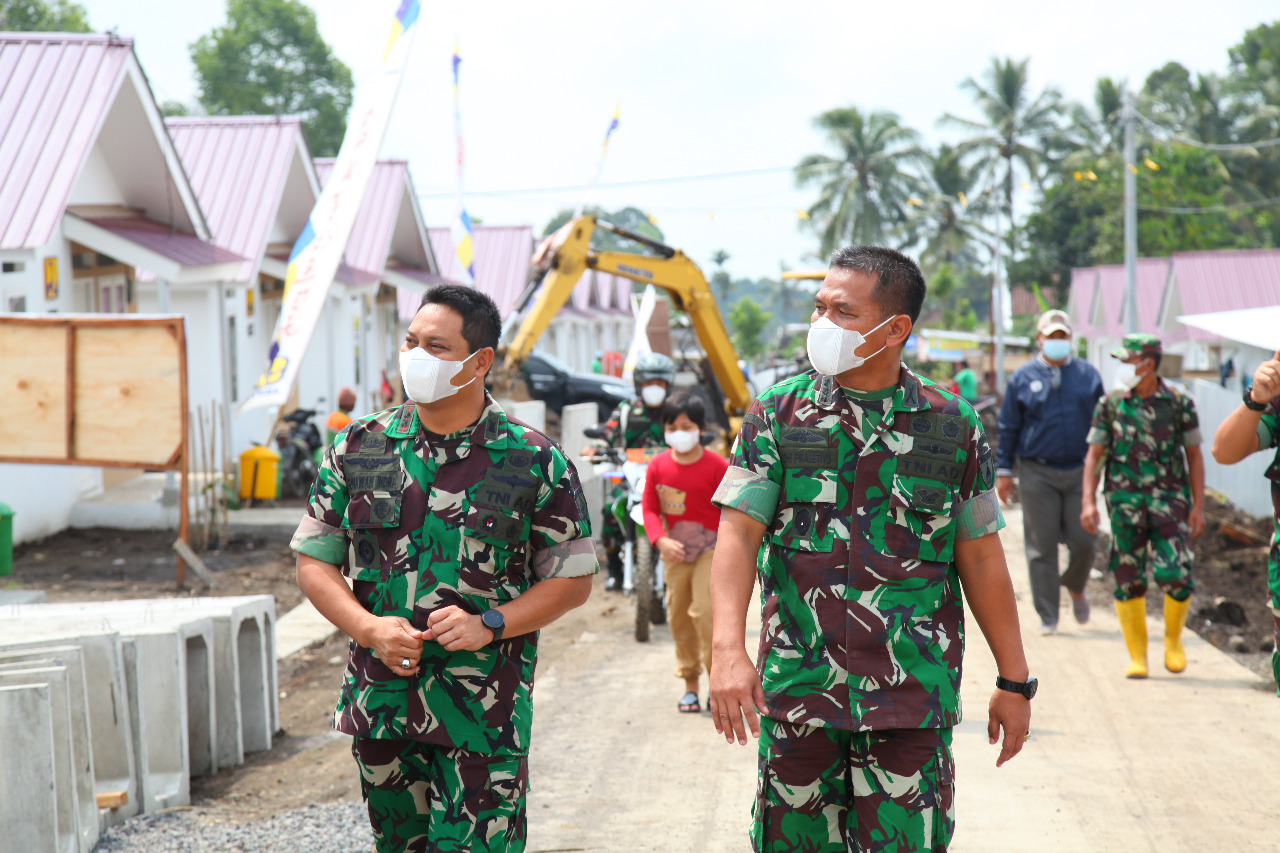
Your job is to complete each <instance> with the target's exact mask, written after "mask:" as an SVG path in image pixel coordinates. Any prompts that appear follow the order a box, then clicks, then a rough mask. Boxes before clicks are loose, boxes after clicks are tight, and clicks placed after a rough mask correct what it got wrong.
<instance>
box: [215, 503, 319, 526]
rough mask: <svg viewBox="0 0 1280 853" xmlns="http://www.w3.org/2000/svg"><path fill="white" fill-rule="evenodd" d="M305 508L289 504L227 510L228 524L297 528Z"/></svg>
mask: <svg viewBox="0 0 1280 853" xmlns="http://www.w3.org/2000/svg"><path fill="white" fill-rule="evenodd" d="M303 512H304V511H303V510H301V509H299V508H298V507H288V506H254V507H250V508H249V509H232V510H228V511H227V524H229V525H230V526H231V527H235V528H272V529H277V528H278V529H281V530H291V531H292V530H297V529H298V524H299V523H300V522H301V521H302V515H303Z"/></svg>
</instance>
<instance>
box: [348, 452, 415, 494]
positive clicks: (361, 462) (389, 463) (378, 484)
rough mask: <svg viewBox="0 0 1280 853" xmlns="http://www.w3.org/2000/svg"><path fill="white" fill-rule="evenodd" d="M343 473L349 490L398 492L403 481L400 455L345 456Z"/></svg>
mask: <svg viewBox="0 0 1280 853" xmlns="http://www.w3.org/2000/svg"><path fill="white" fill-rule="evenodd" d="M342 473H343V474H344V475H345V476H346V478H347V491H348V492H398V491H400V487H401V485H402V483H403V480H402V477H401V474H400V458H399V457H398V456H389V457H388V456H378V457H369V456H363V457H362V456H350V455H348V456H345V457H343V460H342Z"/></svg>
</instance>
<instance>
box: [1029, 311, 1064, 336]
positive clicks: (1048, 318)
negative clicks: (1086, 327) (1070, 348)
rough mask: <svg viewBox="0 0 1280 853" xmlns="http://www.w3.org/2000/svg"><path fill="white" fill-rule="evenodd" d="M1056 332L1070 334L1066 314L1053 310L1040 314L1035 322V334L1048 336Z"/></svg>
mask: <svg viewBox="0 0 1280 853" xmlns="http://www.w3.org/2000/svg"><path fill="white" fill-rule="evenodd" d="M1057 331H1063V332H1066V333H1067V334H1068V335H1069V334H1071V318H1070V317H1068V316H1067V312H1066V311H1059V310H1058V309H1057V308H1054V309H1053V310H1051V311H1046V312H1044V313H1043V314H1041V315H1040V319H1039V321H1037V322H1036V333H1037V334H1041V335H1046V336H1048V335H1052V334H1053V333H1054V332H1057Z"/></svg>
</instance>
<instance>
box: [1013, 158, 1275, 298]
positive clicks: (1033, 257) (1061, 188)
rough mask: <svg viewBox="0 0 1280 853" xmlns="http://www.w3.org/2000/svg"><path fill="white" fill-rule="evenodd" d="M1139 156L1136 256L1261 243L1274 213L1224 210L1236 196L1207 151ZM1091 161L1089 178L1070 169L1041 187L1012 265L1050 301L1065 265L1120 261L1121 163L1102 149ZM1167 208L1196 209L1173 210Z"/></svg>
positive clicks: (1067, 272)
mask: <svg viewBox="0 0 1280 853" xmlns="http://www.w3.org/2000/svg"><path fill="white" fill-rule="evenodd" d="M1140 159H1141V160H1142V161H1143V165H1141V166H1139V167H1138V172H1139V174H1138V206H1139V210H1138V254H1139V255H1140V256H1148V257H1162V256H1167V255H1169V254H1170V253H1171V252H1186V251H1197V250H1203V249H1244V248H1250V247H1254V246H1259V245H1266V241H1267V232H1268V231H1269V229H1270V228H1271V227H1272V225H1273V220H1274V213H1272V212H1270V211H1267V210H1265V209H1264V210H1259V211H1250V210H1247V209H1231V208H1230V207H1229V206H1230V205H1233V204H1239V203H1240V202H1241V201H1242V197H1243V196H1242V193H1241V191H1240V189H1239V188H1238V187H1236V186H1235V185H1234V184H1233V182H1232V180H1231V175H1230V173H1229V172H1228V171H1227V169H1226V167H1225V166H1224V165H1223V162H1222V160H1221V159H1220V158H1219V157H1218V156H1217V155H1216V154H1215V153H1214V152H1212V151H1206V150H1204V149H1202V148H1194V147H1191V146H1187V145H1176V144H1174V145H1156V146H1154V147H1153V148H1152V149H1151V150H1150V151H1149V152H1148V153H1147V154H1146V155H1145V156H1143V157H1141V158H1140ZM1147 161H1149V162H1150V163H1151V164H1153V165H1155V166H1158V167H1159V168H1158V169H1152V168H1150V166H1148V165H1146V162H1147ZM1091 166H1092V167H1091V168H1089V169H1088V170H1087V171H1088V173H1089V174H1092V175H1094V176H1095V177H1096V180H1094V179H1089V178H1088V177H1086V175H1085V173H1084V172H1079V173H1072V174H1070V175H1065V176H1064V179H1063V180H1061V181H1060V182H1058V183H1056V184H1055V185H1054V186H1052V187H1050V188H1049V189H1048V190H1047V191H1046V193H1045V196H1044V203H1043V204H1042V205H1041V206H1040V209H1039V210H1038V211H1037V212H1036V213H1034V214H1032V215H1031V216H1030V217H1029V218H1028V220H1027V224H1026V232H1027V242H1028V246H1029V250H1028V253H1027V255H1026V256H1025V257H1024V258H1023V259H1022V260H1021V261H1020V262H1019V263H1018V264H1016V265H1015V267H1014V271H1013V275H1014V280H1015V281H1018V282H1021V283H1026V284H1037V285H1039V286H1040V287H1041V288H1042V289H1044V288H1054V289H1055V290H1056V291H1057V298H1056V300H1053V301H1055V304H1062V303H1063V301H1064V298H1065V288H1066V286H1067V285H1068V284H1069V283H1070V276H1071V268H1072V267H1087V266H1093V265H1095V264H1117V263H1122V262H1123V261H1124V209H1123V201H1124V183H1123V180H1124V172H1123V169H1124V164H1123V162H1122V160H1121V157H1120V155H1119V154H1108V155H1106V156H1104V157H1101V158H1098V159H1097V160H1096V161H1094V162H1093V163H1092V164H1091ZM1076 174H1080V178H1079V179H1077V178H1076V177H1075V175H1076ZM1172 208H1178V209H1184V208H1200V209H1202V212H1199V213H1196V214H1186V213H1174V212H1171V211H1170V209H1172Z"/></svg>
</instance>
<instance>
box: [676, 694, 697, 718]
mask: <svg viewBox="0 0 1280 853" xmlns="http://www.w3.org/2000/svg"><path fill="white" fill-rule="evenodd" d="M679 707H680V713H681V714H699V713H701V712H702V706H701V705H699V704H698V694H697V693H694V692H693V691H690V692H688V693H686V694H684V695H683V696H681V697H680V706H679Z"/></svg>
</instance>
